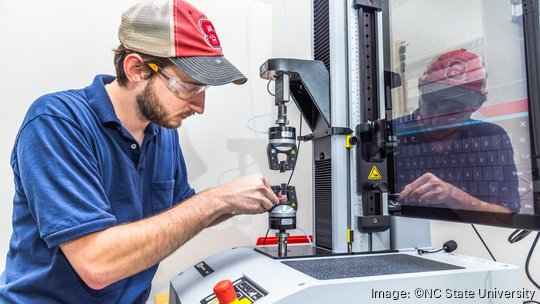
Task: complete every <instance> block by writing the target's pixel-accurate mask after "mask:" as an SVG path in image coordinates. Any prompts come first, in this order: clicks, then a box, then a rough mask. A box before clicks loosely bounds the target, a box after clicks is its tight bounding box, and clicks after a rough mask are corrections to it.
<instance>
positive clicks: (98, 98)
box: [85, 75, 160, 136]
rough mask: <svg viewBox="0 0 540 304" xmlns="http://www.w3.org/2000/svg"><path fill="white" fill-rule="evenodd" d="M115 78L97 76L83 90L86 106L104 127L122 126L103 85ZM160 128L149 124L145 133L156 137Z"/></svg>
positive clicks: (154, 124)
mask: <svg viewBox="0 0 540 304" xmlns="http://www.w3.org/2000/svg"><path fill="white" fill-rule="evenodd" d="M115 79H116V78H115V77H114V76H111V75H97V76H96V77H95V78H94V82H93V83H92V84H91V85H90V86H88V87H86V88H85V91H86V96H88V100H89V101H88V104H89V105H90V107H91V108H92V110H93V111H94V112H95V113H96V115H97V116H98V118H99V121H100V122H101V124H103V125H104V126H107V125H113V126H115V127H119V126H121V125H122V123H121V122H120V119H119V118H118V116H116V112H115V111H114V107H113V105H112V101H111V98H110V97H109V94H108V93H107V91H106V90H105V85H106V84H109V83H111V82H113V81H114V80H115ZM159 130H160V126H159V125H158V124H156V123H153V122H151V123H150V124H148V127H146V130H145V133H146V134H148V135H151V136H153V135H156V134H158V133H159Z"/></svg>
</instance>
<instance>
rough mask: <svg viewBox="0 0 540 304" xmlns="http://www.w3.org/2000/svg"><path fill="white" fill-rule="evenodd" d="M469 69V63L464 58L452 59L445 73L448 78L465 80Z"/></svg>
mask: <svg viewBox="0 0 540 304" xmlns="http://www.w3.org/2000/svg"><path fill="white" fill-rule="evenodd" d="M468 71H469V64H468V63H467V62H465V61H462V60H452V61H450V62H449V63H448V67H447V68H446V72H445V73H444V75H445V76H446V79H448V80H453V81H463V80H465V77H467V72H468Z"/></svg>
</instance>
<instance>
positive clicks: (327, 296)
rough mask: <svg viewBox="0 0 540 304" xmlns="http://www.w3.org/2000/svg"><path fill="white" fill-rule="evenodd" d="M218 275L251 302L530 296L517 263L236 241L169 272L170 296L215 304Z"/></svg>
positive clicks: (513, 303) (497, 302)
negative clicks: (321, 252) (336, 252)
mask: <svg viewBox="0 0 540 304" xmlns="http://www.w3.org/2000/svg"><path fill="white" fill-rule="evenodd" d="M302 246H303V245H302ZM293 247H296V246H295V245H290V248H291V249H292V250H293ZM257 249H260V248H257ZM293 251H294V250H293ZM299 251H301V250H300V249H299ZM202 268H204V271H201V269H202ZM224 279H229V280H231V281H233V285H234V286H235V289H236V290H237V295H238V298H239V299H240V298H247V299H248V300H250V301H251V302H256V303H257V304H259V303H280V304H284V303H290V304H292V303H370V304H379V303H380V304H384V303H396V302H399V303H400V304H401V303H410V304H413V303H414V304H427V303H430V304H440V303H444V304H446V303H455V304H458V303H459V304H469V303H470V304H488V303H489V304H518V303H522V302H523V301H524V300H527V299H529V298H530V296H531V294H530V292H529V291H527V290H525V289H523V288H521V286H520V273H519V268H517V267H515V266H511V265H507V264H502V263H497V262H493V261H487V260H482V259H477V258H472V257H467V256H461V255H457V254H452V253H435V254H426V255H422V256H419V255H418V254H417V253H416V251H408V252H398V253H383V254H368V255H340V256H333V255H327V256H318V257H312V258H305V257H302V258H292V257H291V258H288V259H285V260H279V259H274V258H270V257H269V256H268V255H267V254H266V253H264V252H261V250H254V249H253V247H238V248H232V249H230V250H226V251H223V252H221V253H218V254H216V255H213V256H211V257H208V258H207V259H205V260H204V261H202V262H200V263H197V264H196V265H194V266H193V267H190V268H187V269H185V270H184V271H183V272H181V273H180V274H178V275H177V276H175V277H174V278H172V280H171V286H170V297H169V301H170V303H171V304H180V303H184V304H185V303H202V304H209V303H217V302H216V300H215V296H214V295H213V291H212V290H213V287H214V285H215V284H217V283H218V282H219V281H221V280H224ZM506 291H508V293H505V292H506ZM509 295H510V296H509Z"/></svg>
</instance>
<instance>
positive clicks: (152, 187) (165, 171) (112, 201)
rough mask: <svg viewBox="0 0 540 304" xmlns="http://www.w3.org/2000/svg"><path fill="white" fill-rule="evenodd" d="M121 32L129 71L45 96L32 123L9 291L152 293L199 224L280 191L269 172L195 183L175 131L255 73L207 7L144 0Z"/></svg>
mask: <svg viewBox="0 0 540 304" xmlns="http://www.w3.org/2000/svg"><path fill="white" fill-rule="evenodd" d="M118 36H119V39H120V43H121V45H120V46H119V47H118V49H117V50H116V52H115V59H114V60H115V67H116V73H117V77H116V79H115V78H114V77H112V76H107V75H98V76H97V77H96V78H95V80H94V82H93V83H92V84H91V85H90V86H88V87H86V88H84V89H81V90H70V91H64V92H59V93H54V94H49V95H46V96H43V97H41V98H39V99H38V100H37V101H36V102H35V103H34V104H33V105H32V106H31V108H30V109H29V111H28V113H27V115H26V118H25V119H24V122H23V124H22V126H21V128H20V130H19V133H18V135H17V138H16V142H15V146H14V149H13V153H12V158H11V165H12V167H13V172H14V178H15V187H16V191H15V197H14V208H13V235H12V238H11V242H10V249H9V253H8V256H7V263H6V270H5V274H4V278H3V280H2V281H0V302H2V303H144V302H145V301H146V299H147V298H148V294H149V291H150V283H151V280H152V278H153V276H154V274H155V272H156V269H157V264H158V263H159V262H160V261H161V260H163V259H164V258H166V257H167V256H168V255H169V254H171V253H172V252H173V251H175V250H176V249H177V248H178V247H180V246H181V245H182V244H184V243H185V242H187V241H188V240H189V239H190V238H192V237H193V236H194V235H195V234H197V233H198V232H200V231H201V230H202V229H204V228H205V227H207V226H209V225H212V224H215V223H218V222H220V221H222V220H224V219H226V218H228V217H230V216H232V215H234V214H257V213H263V212H265V211H267V210H269V209H270V208H271V207H272V204H278V203H279V199H278V197H277V196H276V195H275V194H274V193H273V192H272V190H271V187H270V185H269V183H268V182H267V181H266V180H265V179H264V177H262V176H261V175H255V176H250V177H244V178H240V179H238V180H235V181H233V182H231V183H229V184H225V185H221V186H218V187H215V188H211V189H208V190H206V191H203V192H201V193H199V194H195V192H194V190H193V189H192V188H191V187H190V186H189V183H188V179H187V173H186V166H185V163H184V158H183V155H182V151H181V149H180V146H179V141H178V134H177V131H176V130H175V129H176V128H178V127H179V126H180V125H181V123H182V121H183V120H184V119H186V118H188V117H190V116H192V115H193V114H202V113H203V112H204V106H205V104H204V103H205V90H206V89H207V88H208V86H215V85H223V84H226V83H230V82H233V83H235V84H242V83H245V82H246V81H247V79H246V78H245V76H244V75H243V74H242V73H240V72H239V71H238V70H237V69H236V68H235V67H234V66H233V65H232V64H231V63H230V62H229V61H228V60H227V59H226V58H225V57H223V53H222V50H221V45H220V41H219V38H218V36H217V34H216V32H215V29H214V27H213V25H212V23H211V22H210V21H209V20H208V19H207V18H206V16H205V15H204V14H203V13H201V12H200V11H199V10H198V9H196V8H195V7H193V6H192V5H190V4H188V3H186V2H183V1H180V0H153V1H144V2H141V3H139V4H137V5H135V6H133V7H132V8H130V9H128V10H127V11H125V12H124V14H123V15H122V23H121V25H120V29H119V33H118ZM171 206H172V207H171ZM4 281H5V282H4Z"/></svg>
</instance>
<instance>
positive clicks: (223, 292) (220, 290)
mask: <svg viewBox="0 0 540 304" xmlns="http://www.w3.org/2000/svg"><path fill="white" fill-rule="evenodd" d="M214 293H215V294H216V297H217V299H218V301H219V303H220V304H228V303H231V302H233V301H234V300H237V298H236V290H234V286H233V284H232V282H231V281H230V280H223V281H220V282H219V283H217V284H216V286H214Z"/></svg>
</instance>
